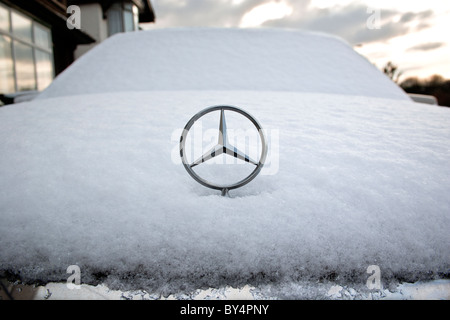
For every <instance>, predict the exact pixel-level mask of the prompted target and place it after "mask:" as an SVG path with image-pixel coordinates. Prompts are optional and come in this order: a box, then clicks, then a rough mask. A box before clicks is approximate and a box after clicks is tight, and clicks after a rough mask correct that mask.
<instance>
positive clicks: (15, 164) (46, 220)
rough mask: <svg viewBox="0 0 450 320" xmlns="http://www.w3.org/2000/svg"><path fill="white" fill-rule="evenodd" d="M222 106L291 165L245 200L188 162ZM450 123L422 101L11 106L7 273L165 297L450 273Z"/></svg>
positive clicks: (5, 151)
mask: <svg viewBox="0 0 450 320" xmlns="http://www.w3.org/2000/svg"><path fill="white" fill-rule="evenodd" d="M222 103H224V104H232V105H236V106H239V107H241V108H243V109H245V110H247V111H248V112H250V113H251V114H252V115H254V116H255V117H256V118H257V119H258V121H259V122H260V123H261V125H262V126H263V127H264V128H265V129H266V130H267V131H268V133H269V135H268V140H269V142H270V146H269V147H270V148H271V149H270V150H272V152H273V151H274V150H278V151H277V152H278V160H279V162H278V169H277V170H273V171H272V172H270V171H268V173H270V174H261V175H259V176H258V177H257V178H256V180H254V181H253V182H251V183H250V184H248V185H246V186H245V187H243V188H241V189H238V190H234V191H233V192H231V196H232V197H231V198H226V197H221V196H220V195H219V194H218V192H217V191H214V190H210V189H207V188H204V187H203V186H201V185H199V184H198V183H196V182H195V181H194V180H192V179H191V178H190V176H189V175H188V174H187V172H186V171H185V170H184V168H183V166H182V165H181V164H180V163H176V162H174V161H173V153H174V150H176V148H177V145H178V138H179V136H178V135H177V134H176V133H177V132H178V133H179V131H177V130H179V129H180V128H183V127H184V125H185V124H186V122H187V121H188V120H189V119H190V117H191V116H192V115H194V114H195V113H196V112H198V111H199V110H201V109H202V108H204V107H207V106H210V105H217V104H222ZM449 122H450V113H449V112H448V110H447V109H444V108H439V107H434V106H428V105H422V104H415V103H412V102H409V101H402V100H393V99H376V98H366V97H358V96H345V95H330V94H313V93H310V94H306V93H295V92H258V91H220V92H219V91H150V92H121V93H110V94H106V95H104V94H102V95H100V94H99V95H77V96H72V97H60V98H53V99H47V100H35V101H32V102H29V103H23V104H17V105H11V106H6V107H3V108H1V110H0V155H1V156H0V181H1V182H2V186H3V187H2V189H1V190H0V212H1V214H0V237H1V242H2V245H1V246H0V269H2V270H9V271H12V272H15V273H18V274H19V275H20V276H21V277H22V278H23V279H25V280H43V281H65V280H66V279H67V277H68V274H66V269H67V267H68V266H69V265H74V264H77V265H79V266H80V268H81V275H82V281H83V283H95V282H96V281H103V282H104V283H106V284H107V285H109V286H110V287H112V288H122V289H137V288H149V289H151V290H153V292H155V291H156V292H166V293H168V292H175V291H176V290H178V289H184V290H188V289H196V288H200V287H208V286H212V287H215V286H224V285H234V286H238V285H244V284H261V283H265V282H267V281H271V283H273V284H276V283H278V282H280V281H292V280H294V281H295V280H297V279H302V280H305V279H341V280H342V281H345V280H351V281H353V282H356V283H360V284H361V285H364V284H365V282H366V279H367V277H368V274H367V273H366V270H367V267H368V266H369V265H378V266H379V267H380V269H381V276H382V279H383V281H384V282H385V283H386V282H387V283H388V282H389V281H391V280H392V279H394V278H395V279H402V280H410V281H411V280H413V281H415V280H417V279H428V278H430V277H435V276H439V275H442V274H445V273H447V274H448V271H449V267H450V246H449V244H450V233H449V230H450V214H449V213H450V198H449V197H448V193H449V190H450V179H449V177H450V166H449V165H448V159H449V158H450V142H449V141H450V129H449V126H448V123H449ZM205 129H206V128H205ZM274 133H277V135H278V138H277V139H275V137H276V136H277V135H275V136H274V135H273V134H274ZM175 153H176V152H175ZM272 156H273V155H272ZM271 159H272V161H273V162H271V163H268V165H267V169H270V167H271V166H272V165H273V166H275V165H276V161H275V159H276V157H272V158H271ZM272 168H275V167H272ZM284 296H285V297H288V296H289V290H286V291H284Z"/></svg>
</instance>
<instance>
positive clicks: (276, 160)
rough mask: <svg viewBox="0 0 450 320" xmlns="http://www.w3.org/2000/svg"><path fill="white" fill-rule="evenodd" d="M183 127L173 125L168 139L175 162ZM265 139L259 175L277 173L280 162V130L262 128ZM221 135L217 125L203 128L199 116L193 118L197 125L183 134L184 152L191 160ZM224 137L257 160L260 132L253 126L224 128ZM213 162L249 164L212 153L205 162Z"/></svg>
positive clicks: (260, 146) (215, 141) (178, 157)
mask: <svg viewBox="0 0 450 320" xmlns="http://www.w3.org/2000/svg"><path fill="white" fill-rule="evenodd" d="M183 130H184V129H182V128H179V129H176V130H174V131H173V132H172V135H171V143H172V151H171V161H172V163H174V164H177V165H179V164H182V160H181V157H180V148H179V142H180V136H181V135H182V133H183ZM262 131H263V132H264V136H265V137H266V140H267V145H268V152H267V157H266V159H265V161H264V166H263V168H262V170H261V172H260V174H261V175H275V174H277V173H278V170H279V165H280V132H279V130H278V129H270V130H266V129H263V130H262ZM219 135H220V132H219V130H218V129H215V128H214V129H213V128H210V129H206V130H203V124H202V121H201V120H198V121H197V122H196V126H195V127H193V128H192V130H191V133H189V134H188V135H187V138H186V146H187V147H186V152H187V153H188V154H189V156H190V157H191V160H192V161H193V160H194V159H195V158H196V157H198V156H200V155H202V154H203V152H204V151H205V150H208V149H210V148H211V147H212V146H213V145H215V144H216V143H217V137H218V136H219ZM227 140H228V141H229V142H230V143H231V144H232V145H233V146H234V147H236V148H237V149H239V150H242V151H243V152H245V154H247V155H248V156H249V157H250V158H252V159H255V160H257V159H258V157H259V154H260V153H261V148H262V145H261V141H260V138H259V132H258V131H257V130H254V129H247V130H244V129H233V128H227ZM214 164H216V165H217V164H236V165H248V164H246V163H245V162H243V161H240V160H238V159H237V158H235V157H231V156H230V157H215V158H213V159H211V160H209V161H208V162H205V165H214Z"/></svg>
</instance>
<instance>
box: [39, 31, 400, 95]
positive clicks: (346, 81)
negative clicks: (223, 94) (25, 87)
mask: <svg viewBox="0 0 450 320" xmlns="http://www.w3.org/2000/svg"><path fill="white" fill-rule="evenodd" d="M118 75H120V76H118ZM149 90H258V91H260V90H263V91H296V92H320V93H338V94H349V95H350V94H351V95H363V96H373V97H383V98H394V99H409V98H408V97H407V95H406V94H405V93H404V92H403V91H402V90H401V89H400V88H398V87H397V86H395V85H393V84H392V83H391V81H390V80H389V79H388V78H387V77H386V76H384V75H383V74H382V73H381V72H380V71H379V70H377V69H376V67H375V66H373V65H372V64H371V63H369V62H368V61H367V60H366V59H365V58H363V57H362V56H360V55H359V54H358V53H356V52H355V51H354V50H353V49H352V48H351V47H350V46H349V45H348V44H346V43H345V42H344V41H342V40H341V39H339V38H335V37H331V36H328V35H324V34H318V33H306V32H300V31H287V30H279V29H278V30H277V29H255V30H251V29H250V30H248V29H247V30H244V29H203V28H199V29H195V28H194V29H189V28H187V29H183V28H180V29H168V30H152V31H145V32H135V33H126V34H118V35H115V36H113V37H111V38H109V39H108V40H106V41H105V42H103V43H102V45H100V46H97V47H95V48H94V49H93V50H91V51H89V52H88V53H87V54H86V55H84V56H82V57H81V58H80V59H79V60H77V61H76V62H75V63H74V67H72V68H69V69H67V70H66V71H65V72H63V73H62V74H61V75H60V76H59V77H58V78H57V79H56V80H55V81H54V82H53V83H52V84H51V86H50V87H49V88H48V89H47V90H46V91H45V92H44V93H43V94H42V95H41V98H48V97H58V96H68V95H78V94H86V93H101V92H120V91H149Z"/></svg>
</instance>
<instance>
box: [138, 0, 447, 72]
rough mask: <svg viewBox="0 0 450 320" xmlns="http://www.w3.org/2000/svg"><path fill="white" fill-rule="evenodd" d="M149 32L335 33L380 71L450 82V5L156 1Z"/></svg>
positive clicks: (395, 0)
mask: <svg viewBox="0 0 450 320" xmlns="http://www.w3.org/2000/svg"><path fill="white" fill-rule="evenodd" d="M152 4H153V7H154V10H155V13H156V23H155V24H147V25H143V27H144V28H145V29H152V28H167V27H186V26H206V27H240V28H251V27H253V28H254V27H273V28H274V27H276V28H295V29H301V30H313V31H321V32H327V33H331V34H334V35H337V36H340V37H341V38H343V39H345V40H346V41H347V42H348V43H349V44H350V45H352V46H353V47H354V48H355V49H356V50H357V51H358V52H359V53H361V54H362V55H364V56H365V57H367V58H368V59H369V60H370V61H371V62H372V63H374V64H375V65H376V66H377V67H379V68H382V67H383V66H384V65H385V64H386V63H387V62H388V61H392V62H393V63H394V64H396V65H397V66H398V67H399V69H400V70H401V71H402V72H403V77H402V78H403V79H404V78H406V77H408V76H419V77H428V76H431V75H433V74H441V75H443V76H444V77H446V78H450V43H449V42H450V41H449V40H450V1H448V0H427V1H423V0H412V1H405V0H340V1H337V0H152Z"/></svg>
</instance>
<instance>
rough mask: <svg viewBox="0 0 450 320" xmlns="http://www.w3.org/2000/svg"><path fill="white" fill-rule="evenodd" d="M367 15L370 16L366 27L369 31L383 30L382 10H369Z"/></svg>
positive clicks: (370, 8)
mask: <svg viewBox="0 0 450 320" xmlns="http://www.w3.org/2000/svg"><path fill="white" fill-rule="evenodd" d="M366 12H367V14H369V15H370V16H369V17H368V18H367V20H366V27H367V29H369V30H379V29H381V9H380V8H372V7H368V8H367V11H366Z"/></svg>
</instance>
